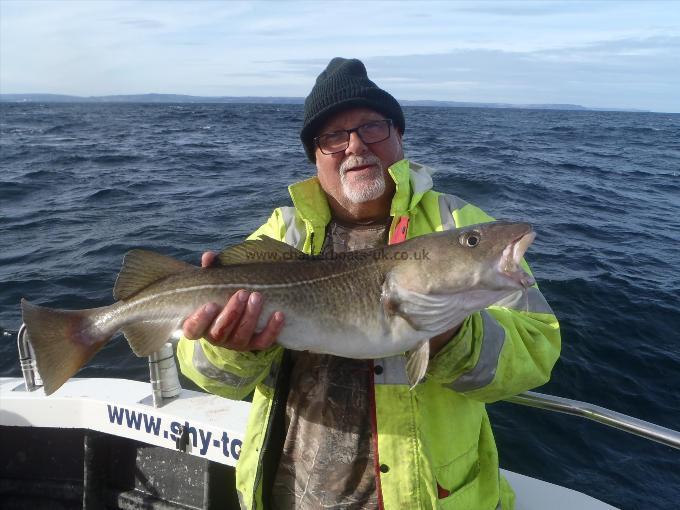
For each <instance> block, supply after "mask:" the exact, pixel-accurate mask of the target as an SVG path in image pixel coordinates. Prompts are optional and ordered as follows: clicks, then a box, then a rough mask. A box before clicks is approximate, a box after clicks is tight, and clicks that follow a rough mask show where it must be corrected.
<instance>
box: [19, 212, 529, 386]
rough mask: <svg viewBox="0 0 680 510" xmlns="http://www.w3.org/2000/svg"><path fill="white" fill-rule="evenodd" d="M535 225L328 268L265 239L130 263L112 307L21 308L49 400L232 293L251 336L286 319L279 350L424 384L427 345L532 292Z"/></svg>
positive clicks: (491, 227) (502, 227)
mask: <svg viewBox="0 0 680 510" xmlns="http://www.w3.org/2000/svg"><path fill="white" fill-rule="evenodd" d="M534 237H535V234H534V232H533V231H532V227H531V225H529V224H527V223H514V222H503V221H497V222H492V223H484V224H479V225H472V226H468V227H465V228H459V229H453V230H446V231H442V232H437V233H433V234H428V235H424V236H420V237H416V238H413V239H410V240H408V241H405V242H403V243H400V244H395V245H391V246H385V247H381V248H377V249H373V250H361V251H354V252H349V253H346V254H343V256H336V257H332V258H321V257H314V256H308V255H304V254H303V253H302V252H299V251H297V250H295V249H294V248H292V247H291V246H289V245H287V244H285V243H282V242H279V241H275V240H273V239H271V238H268V237H263V238H262V239H259V240H249V241H246V242H244V243H241V244H239V245H236V246H234V247H231V248H228V249H226V250H225V251H223V252H222V253H221V254H220V255H219V260H220V262H221V265H218V266H215V267H208V268H200V267H196V266H193V265H190V264H188V263H185V262H182V261H178V260H176V259H173V258H170V257H166V256H164V255H160V254H157V253H154V252H150V251H144V250H132V251H130V252H128V253H127V254H126V255H125V258H124V261H123V267H122V269H121V271H120V274H119V275H118V278H117V280H116V284H115V287H114V289H113V296H114V298H115V299H116V302H115V303H114V304H112V305H110V306H104V307H101V308H92V309H86V310H57V309H50V308H44V307H40V306H37V305H34V304H31V303H29V302H28V301H26V300H25V299H22V301H21V308H22V312H23V320H24V323H25V324H26V328H27V330H28V334H29V338H30V341H31V344H32V346H33V349H34V351H35V356H36V361H37V365H38V371H39V373H40V375H41V377H42V379H43V382H44V389H45V393H47V394H48V395H49V394H51V393H53V392H54V391H56V390H57V389H58V388H59V387H60V386H61V385H62V384H63V383H64V382H65V381H66V380H67V379H69V378H70V377H71V376H73V375H74V374H75V373H76V372H77V371H78V370H79V369H80V368H81V367H82V366H83V365H85V363H87V362H88V361H89V360H90V359H91V358H92V356H94V355H95V353H96V352H97V351H99V349H101V348H102V347H103V346H104V345H105V344H106V343H107V342H108V341H109V340H110V339H111V337H112V336H113V335H114V334H115V333H116V332H118V331H122V332H123V334H124V335H125V337H126V338H127V340H128V343H129V344H130V347H131V348H132V350H133V351H134V353H135V354H136V355H137V356H148V355H150V354H152V353H153V352H155V351H157V350H159V349H160V348H161V346H162V345H163V344H164V343H165V342H166V341H167V340H168V338H169V337H170V336H171V334H172V333H173V332H174V331H175V330H176V329H178V328H179V327H181V324H182V322H183V321H184V319H185V318H186V317H187V316H188V315H189V314H190V313H191V312H193V311H194V310H196V309H197V308H198V307H199V306H201V305H203V304H206V303H209V302H217V303H224V302H226V300H227V299H228V298H229V297H230V296H231V295H233V294H234V293H235V292H236V291H238V290H239V289H247V290H249V291H259V292H261V293H262V294H263V296H264V305H263V313H262V315H261V318H260V320H261V323H260V324H259V325H258V329H261V328H264V325H265V323H266V321H267V319H268V317H269V316H270V314H271V313H272V312H274V311H277V310H281V311H282V312H283V313H284V314H285V317H286V323H285V326H284V328H283V330H282V332H281V334H280V335H279V337H278V343H279V344H280V345H282V346H283V347H286V348H288V349H293V350H300V351H304V350H308V351H312V352H316V353H325V354H333V355H336V356H343V357H348V358H357V359H361V358H364V359H372V358H382V357H387V356H393V355H399V354H402V353H407V358H408V359H407V372H408V377H409V382H410V383H411V385H412V386H415V384H417V383H418V382H419V381H420V380H421V379H422V378H423V376H424V375H425V371H426V369H427V364H428V360H429V341H428V340H429V339H430V338H432V337H433V336H435V335H438V334H441V333H443V332H445V331H447V330H449V329H451V328H452V327H453V326H455V325H456V324H458V323H460V322H461V321H462V320H463V319H464V318H465V317H467V316H468V315H469V314H471V313H473V312H475V311H478V310H481V309H483V308H486V307H487V306H489V305H491V304H493V303H496V302H497V301H499V300H501V299H503V298H506V297H508V296H509V295H511V294H513V293H516V292H518V291H524V289H526V288H527V287H529V286H531V285H533V283H534V280H533V278H532V277H531V276H530V275H529V274H528V273H526V272H525V271H524V270H523V269H522V267H521V265H520V261H521V259H522V256H523V254H524V252H525V251H526V249H527V248H528V247H529V245H530V244H531V242H532V241H533V240H534Z"/></svg>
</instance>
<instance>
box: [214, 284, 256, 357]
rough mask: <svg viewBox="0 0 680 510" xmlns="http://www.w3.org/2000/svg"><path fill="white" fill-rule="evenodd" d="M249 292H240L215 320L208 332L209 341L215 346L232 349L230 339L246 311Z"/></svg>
mask: <svg viewBox="0 0 680 510" xmlns="http://www.w3.org/2000/svg"><path fill="white" fill-rule="evenodd" d="M249 295H250V294H249V293H248V291H245V290H239V291H238V292H236V293H235V294H234V295H232V296H231V297H230V298H229V300H228V301H227V304H226V306H225V307H224V309H223V310H222V311H221V312H220V314H219V315H218V316H217V317H216V318H215V320H214V321H213V323H212V324H211V326H210V330H209V331H208V336H207V339H208V340H209V341H210V342H211V343H214V344H215V345H221V346H223V347H230V346H229V345H228V344H229V343H230V342H229V338H230V337H231V333H232V331H233V329H234V327H235V326H236V325H237V324H238V323H239V320H240V319H241V317H242V315H243V313H244V312H245V310H246V304H247V302H248V296H249Z"/></svg>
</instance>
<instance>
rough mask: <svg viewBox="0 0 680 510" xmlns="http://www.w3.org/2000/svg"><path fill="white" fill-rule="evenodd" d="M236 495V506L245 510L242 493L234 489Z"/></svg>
mask: <svg viewBox="0 0 680 510" xmlns="http://www.w3.org/2000/svg"><path fill="white" fill-rule="evenodd" d="M236 494H237V496H238V505H239V506H240V507H241V510H247V507H246V500H245V499H244V498H243V493H242V492H241V491H240V490H238V489H236Z"/></svg>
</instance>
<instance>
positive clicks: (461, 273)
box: [413, 221, 536, 294]
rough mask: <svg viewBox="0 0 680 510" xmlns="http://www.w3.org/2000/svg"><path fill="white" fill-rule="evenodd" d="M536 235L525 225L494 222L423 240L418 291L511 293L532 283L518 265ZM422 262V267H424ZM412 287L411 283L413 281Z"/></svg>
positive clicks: (439, 234) (447, 232)
mask: <svg viewBox="0 0 680 510" xmlns="http://www.w3.org/2000/svg"><path fill="white" fill-rule="evenodd" d="M535 237H536V234H535V233H534V231H533V228H532V226H531V225H530V224H529V223H522V222H510V221H494V222H491V223H481V224H477V225H470V226H468V227H464V228H458V229H453V230H447V231H444V232H439V233H437V234H433V235H430V236H424V237H423V238H422V239H423V245H424V246H423V248H422V249H423V250H424V253H426V254H427V257H423V258H424V259H425V258H426V259H427V261H423V264H422V265H421V266H422V267H421V268H420V270H419V271H418V273H419V274H420V278H421V280H420V285H417V287H420V290H421V291H423V292H431V293H446V294H449V293H459V292H465V291H467V290H475V289H479V290H490V291H504V290H507V291H515V290H520V289H526V288H528V287H530V286H531V285H533V284H534V283H535V281H534V279H533V277H532V276H531V275H530V274H529V273H527V272H526V271H525V270H524V268H523V267H522V265H521V261H522V257H523V256H524V253H525V252H526V250H527V248H528V247H529V245H530V244H531V243H532V242H533V240H534V238H535ZM425 262H426V263H425ZM413 283H415V281H413Z"/></svg>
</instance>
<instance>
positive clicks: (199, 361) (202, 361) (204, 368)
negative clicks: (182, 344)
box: [191, 342, 257, 388]
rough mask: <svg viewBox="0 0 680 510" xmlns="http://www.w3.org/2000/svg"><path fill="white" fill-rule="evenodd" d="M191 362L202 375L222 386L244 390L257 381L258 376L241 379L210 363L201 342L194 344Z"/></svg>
mask: <svg viewBox="0 0 680 510" xmlns="http://www.w3.org/2000/svg"><path fill="white" fill-rule="evenodd" d="M191 361H192V363H193V364H194V368H195V369H196V370H197V371H198V372H199V373H200V374H201V375H204V376H205V377H208V378H210V379H212V380H213V381H217V382H219V383H221V384H224V385H227V386H231V387H232V388H243V387H244V386H248V385H250V384H253V382H255V379H257V376H256V375H255V376H251V377H239V376H237V375H236V374H232V373H230V372H226V371H225V370H222V369H220V368H217V367H216V366H215V365H213V364H212V363H210V360H209V359H208V358H207V357H206V355H205V352H203V346H202V345H201V342H196V343H195V344H194V355H193V356H192V358H191Z"/></svg>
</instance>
